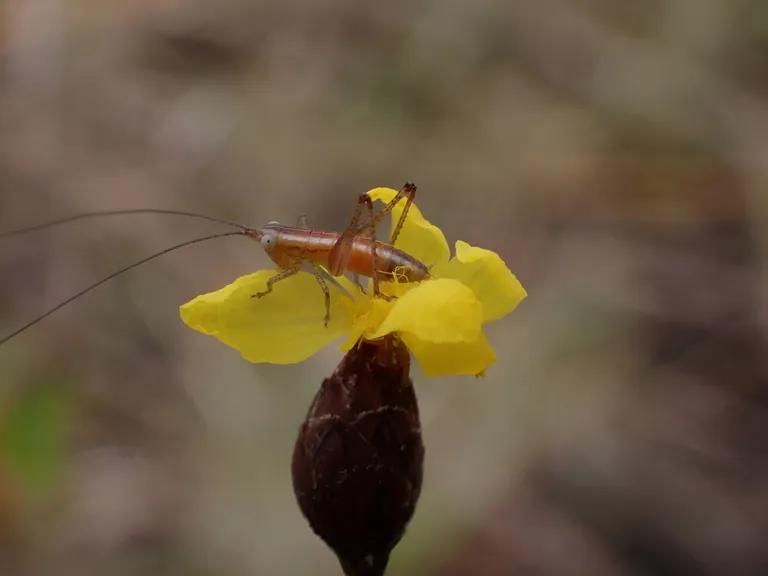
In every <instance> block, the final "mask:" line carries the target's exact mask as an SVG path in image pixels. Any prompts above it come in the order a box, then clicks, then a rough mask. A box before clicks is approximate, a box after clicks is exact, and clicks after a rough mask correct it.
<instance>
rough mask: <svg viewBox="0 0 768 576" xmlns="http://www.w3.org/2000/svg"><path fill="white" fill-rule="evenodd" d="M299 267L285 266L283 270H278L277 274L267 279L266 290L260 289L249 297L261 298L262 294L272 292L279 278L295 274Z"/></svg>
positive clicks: (282, 278) (283, 278)
mask: <svg viewBox="0 0 768 576" xmlns="http://www.w3.org/2000/svg"><path fill="white" fill-rule="evenodd" d="M300 269H301V268H285V269H284V270H280V271H279V272H278V273H277V274H275V275H274V276H272V277H271V278H270V279H269V280H267V289H266V290H262V291H261V292H257V293H256V294H251V298H263V297H264V296H266V295H267V294H269V293H270V292H272V289H273V287H274V285H275V284H277V283H278V282H280V281H281V280H285V279H286V278H290V277H291V276H293V275H294V274H297V273H298V272H299V270H300Z"/></svg>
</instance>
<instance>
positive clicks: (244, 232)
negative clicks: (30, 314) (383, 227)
mask: <svg viewBox="0 0 768 576" xmlns="http://www.w3.org/2000/svg"><path fill="white" fill-rule="evenodd" d="M247 230H248V229H246V230H241V231H238V232H220V233H218V234H210V235H208V236H202V237H200V238H195V239H193V240H187V241H186V242H182V243H181V244H175V245H174V246H171V247H170V248H166V249H165V250H161V251H160V252H156V253H155V254H152V255H150V256H147V257H146V258H142V259H141V260H139V261H138V262H134V263H133V264H129V265H128V266H124V267H123V268H120V269H119V270H117V271H115V272H112V273H111V274H110V275H109V276H105V277H104V278H102V279H101V280H99V281H98V282H94V283H93V284H91V285H90V286H86V287H85V288H83V289H82V290H80V291H79V292H77V293H75V294H73V295H72V296H70V297H69V298H67V299H66V300H63V301H62V302H59V303H58V304H56V306H54V307H53V308H50V309H48V310H46V311H45V312H43V313H42V314H40V316H38V317H37V318H35V319H33V320H30V321H29V322H27V323H26V324H24V326H22V327H20V328H17V329H16V330H14V331H13V332H11V333H10V334H8V335H7V336H3V337H2V338H0V346H2V345H3V344H5V343H6V342H8V341H9V340H10V339H11V338H14V337H15V336H18V335H19V334H21V333H22V332H24V331H25V330H27V329H28V328H31V327H32V326H34V325H35V324H37V323H38V322H40V321H42V320H44V319H46V318H47V317H48V316H50V315H51V314H53V313H54V312H56V311H57V310H59V309H61V308H63V307H64V306H66V305H67V304H69V303H70V302H74V301H75V300H77V299H78V298H80V296H83V295H84V294H87V293H88V292H90V291H91V290H93V289H94V288H98V287H99V286H101V285H102V284H104V283H105V282H109V281H110V280H112V278H115V277H116V276H120V274H123V273H125V272H128V271H129V270H132V269H133V268H136V267H137V266H141V265H142V264H144V263H146V262H149V261H150V260H154V259H155V258H159V257H160V256H162V255H164V254H168V252H173V251H174V250H178V249H179V248H184V247H185V246H189V245H191V244H197V243H198V242H205V241H206V240H213V239H214V238H223V237H224V236H243V235H247Z"/></svg>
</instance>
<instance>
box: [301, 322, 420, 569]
mask: <svg viewBox="0 0 768 576" xmlns="http://www.w3.org/2000/svg"><path fill="white" fill-rule="evenodd" d="M409 367H410V358H409V355H408V350H407V348H406V347H405V346H404V345H403V344H402V342H400V341H399V340H398V339H397V338H395V337H387V338H385V339H384V340H382V341H380V342H366V341H361V342H360V343H359V344H358V345H357V346H356V347H355V348H353V349H352V350H350V351H349V352H348V353H347V355H346V356H345V357H344V358H343V359H342V361H341V363H340V364H339V366H338V367H337V368H336V371H335V372H334V373H333V375H331V376H330V377H329V378H326V379H325V381H324V382H323V384H322V387H321V388H320V390H319V391H318V393H317V395H316V396H315V399H314V401H313V402H312V406H311V407H310V409H309V413H308V414H307V417H306V420H305V421H304V423H303V424H302V426H301V429H300V430H299V437H298V439H297V440H296V446H295V448H294V452H293V464H292V472H293V488H294V492H295V493H296V498H297V500H298V502H299V507H300V508H301V511H302V512H303V513H304V516H306V518H307V520H308V521H309V524H310V526H311V527H312V529H313V530H314V531H315V533H317V535H318V536H320V538H322V539H323V540H324V541H325V542H326V544H328V545H329V546H330V547H331V548H332V549H333V550H334V551H335V552H336V555H337V556H338V557H339V560H340V561H341V565H342V567H343V569H344V573H345V574H347V575H348V576H378V575H381V574H383V573H384V570H385V568H386V565H387V560H388V559H389V554H390V552H391V551H392V548H394V546H395V545H396V544H397V542H398V541H399V540H400V538H401V537H402V535H403V532H404V530H405V526H406V524H407V523H408V521H409V520H410V519H411V516H412V515H413V511H414V508H415V507H416V501H417V500H418V498H419V492H420V490H421V479H422V466H423V461H424V445H423V444H422V441H421V427H420V424H419V409H418V405H417V404H416V395H415V393H414V390H413V384H412V382H411V379H410V377H409Z"/></svg>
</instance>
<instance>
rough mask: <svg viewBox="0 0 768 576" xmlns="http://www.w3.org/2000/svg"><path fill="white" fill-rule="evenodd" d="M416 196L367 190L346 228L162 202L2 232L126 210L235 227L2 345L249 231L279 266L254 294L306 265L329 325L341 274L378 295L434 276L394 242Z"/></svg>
mask: <svg viewBox="0 0 768 576" xmlns="http://www.w3.org/2000/svg"><path fill="white" fill-rule="evenodd" d="M415 196H416V185H415V184H412V183H410V182H407V183H405V184H404V185H403V187H402V188H401V189H400V191H399V192H398V193H397V194H396V195H395V197H394V198H393V199H392V200H391V201H390V202H389V203H388V204H386V205H385V206H383V207H382V208H380V209H378V210H376V209H374V206H373V202H372V200H371V198H370V197H369V196H368V195H367V194H362V195H360V196H359V198H358V200H357V204H356V205H355V209H354V213H353V215H352V219H351V220H350V223H349V225H348V226H347V228H346V229H345V230H344V231H343V232H334V231H327V230H316V229H312V228H310V227H309V226H308V223H307V218H306V216H301V217H300V218H299V221H298V223H297V224H296V225H295V226H286V225H283V224H280V223H278V222H274V221H272V222H269V223H268V224H266V225H265V226H263V227H261V228H253V227H250V226H245V225H243V224H240V223H238V222H233V221H231V220H224V219H221V218H215V217H212V216H207V215H204V214H199V213H195V212H187V211H182V210H166V209H159V208H136V209H127V210H109V211H97V212H84V213H80V214H75V215H73V216H68V217H66V218H61V219H57V220H53V221H49V222H44V223H42V224H36V225H33V226H28V227H24V228H18V229H15V230H9V231H6V232H0V240H2V239H4V238H9V237H11V236H17V235H21V234H27V233H31V232H36V231H39V230H43V229H46V228H50V227H53V226H58V225H62V224H66V223H69V222H74V221H77V220H83V219H87V218H96V217H106V216H117V215H126V214H167V215H175V216H186V217H190V218H197V219H202V220H208V221H211V222H215V223H219V224H225V225H227V226H230V227H232V228H235V230H233V231H229V232H220V233H218V234H210V235H207V236H202V237H198V238H194V239H192V240H187V241H185V242H181V243H179V244H175V245H173V246H170V247H168V248H165V249H163V250H161V251H159V252H156V253H154V254H151V255H149V256H147V257H145V258H142V259H141V260H138V261H136V262H133V263H132V264H129V265H127V266H124V267H122V268H120V269H118V270H116V271H115V272H112V273H111V274H109V275H107V276H105V277H103V278H101V279H100V280H98V281H96V282H94V283H92V284H90V285H88V286H86V287H85V288H83V289H81V290H79V291H78V292H76V293H75V294H73V295H71V296H70V297H68V298H66V299H64V300H62V301H61V302H59V303H58V304H56V305H55V306H53V307H51V308H49V309H48V310H46V311H44V312H42V313H41V314H40V315H38V316H37V317H35V318H33V319H32V320H30V321H29V322H27V323H26V324H24V325H22V326H20V327H19V328H17V329H16V330H14V331H12V332H11V333H9V334H7V335H5V336H3V337H0V346H2V345H3V344H5V343H7V342H9V341H10V340H12V339H13V338H15V337H17V336H19V335H20V334H22V333H23V332H25V331H27V330H28V329H30V328H32V327H33V326H35V325H37V324H38V323H40V322H42V321H43V320H45V319H46V318H47V317H48V316H50V315H51V314H53V313H55V312H56V311H58V310H60V309H61V308H63V307H64V306H67V305H68V304H70V303H72V302H74V301H75V300H77V299H79V298H81V297H82V296H84V295H86V294H88V293H89V292H91V291H92V290H94V289H96V288H98V287H99V286H101V285H102V284H105V283H107V282H109V281H110V280H112V279H113V278H116V277H117V276H120V275H121V274H124V273H126V272H128V271H130V270H133V269H134V268H138V267H139V266H141V265H143V264H145V263H147V262H149V261H151V260H154V259H156V258H159V257H160V256H163V255H165V254H168V253H170V252H173V251H175V250H179V249H180V248H184V247H186V246H191V245H193V244H198V243H201V242H207V241H208V240H213V239H215V238H223V237H228V236H247V237H249V238H251V239H253V240H255V241H256V242H259V244H260V245H261V247H262V248H263V250H264V252H266V254H267V256H269V258H270V259H271V260H272V261H273V262H274V263H275V264H276V266H277V271H276V273H275V275H274V276H272V277H270V278H269V280H267V286H266V288H265V290H263V291H261V292H257V293H255V294H252V296H251V297H252V298H263V297H265V296H267V295H268V294H270V293H271V292H272V291H273V289H274V286H275V284H277V283H278V282H280V281H282V280H285V279H286V278H289V277H291V276H293V275H294V274H297V273H298V272H300V271H302V270H305V271H308V272H311V273H312V274H313V275H314V277H315V280H316V281H317V284H318V286H319V287H320V289H321V290H322V292H323V295H324V303H325V316H324V317H323V324H324V326H326V327H327V326H328V322H329V321H330V305H331V292H330V289H329V287H328V285H329V284H332V285H335V286H338V287H339V288H340V289H341V290H344V288H342V287H341V286H340V285H339V284H338V282H337V281H336V279H335V277H337V276H342V275H345V274H350V275H352V276H353V278H354V279H355V283H356V284H357V286H358V288H359V289H360V290H363V291H364V290H365V289H364V288H363V286H362V284H361V283H360V280H359V278H360V277H366V278H370V279H371V280H372V285H373V293H374V295H375V296H377V297H380V298H385V299H390V298H392V297H391V296H388V295H386V294H383V293H382V292H381V291H380V282H382V281H391V280H397V281H399V282H419V281H422V280H426V279H428V278H429V269H428V267H427V266H426V265H424V264H423V263H422V262H420V261H419V260H417V259H416V258H414V257H413V256H411V255H410V254H407V253H406V252H404V251H402V250H399V249H398V248H395V246H394V244H395V242H396V241H397V237H398V235H399V234H400V231H401V230H402V227H403V224H404V223H405V219H406V217H407V215H408V209H409V208H410V206H411V204H412V203H413V201H414V198H415ZM399 202H403V203H404V205H403V211H402V213H401V215H400V218H399V219H398V221H397V223H396V224H395V226H394V227H393V229H392V234H391V236H390V238H389V240H388V242H383V241H379V240H377V239H376V229H377V227H378V225H379V224H380V223H381V222H382V220H383V219H384V218H385V217H386V216H387V215H389V214H390V213H391V212H392V210H393V208H394V207H395V206H396V205H397V204H398V203H399ZM318 321H319V319H318Z"/></svg>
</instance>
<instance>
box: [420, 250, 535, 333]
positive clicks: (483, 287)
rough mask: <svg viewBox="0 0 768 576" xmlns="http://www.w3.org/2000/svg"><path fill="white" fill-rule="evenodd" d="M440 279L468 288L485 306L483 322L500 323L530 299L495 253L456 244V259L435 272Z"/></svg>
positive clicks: (433, 272) (437, 267)
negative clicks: (498, 321)
mask: <svg viewBox="0 0 768 576" xmlns="http://www.w3.org/2000/svg"><path fill="white" fill-rule="evenodd" d="M432 274H433V276H435V277H438V278H453V279H455V280H458V281H460V282H462V283H463V284H466V285H467V286H469V287H470V288H471V289H472V291H473V292H474V293H475V295H476V296H477V298H478V300H480V302H482V304H483V321H484V322H490V321H492V320H498V319H499V318H501V317H502V316H506V315H507V314H509V313H510V312H512V311H513V310H514V309H515V308H516V307H517V305H518V304H520V302H522V301H523V300H524V299H525V297H526V296H527V294H526V292H525V288H523V286H522V284H520V282H519V281H518V279H517V278H516V277H515V275H514V274H512V272H511V271H510V270H509V268H507V265H506V264H505V263H504V261H503V260H502V259H501V258H500V257H499V255H498V254H496V252H492V251H490V250H485V249H483V248H477V247H475V246H470V245H469V244H467V243H466V242H462V241H461V240H459V241H458V242H456V256H455V257H454V258H452V259H451V260H450V261H449V262H446V263H444V264H441V265H438V266H436V267H435V268H433V269H432Z"/></svg>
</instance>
